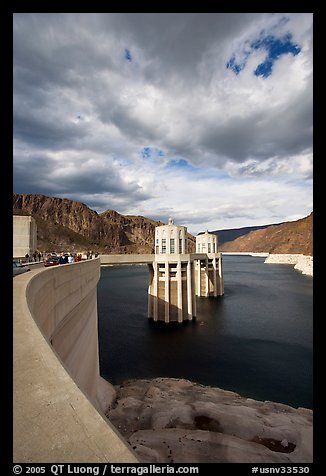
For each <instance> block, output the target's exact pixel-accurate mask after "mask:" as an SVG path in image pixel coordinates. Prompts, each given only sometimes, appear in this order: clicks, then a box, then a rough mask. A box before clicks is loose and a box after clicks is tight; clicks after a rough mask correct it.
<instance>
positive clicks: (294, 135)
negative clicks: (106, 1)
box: [13, 13, 313, 234]
mask: <svg viewBox="0 0 326 476" xmlns="http://www.w3.org/2000/svg"><path fill="white" fill-rule="evenodd" d="M312 42H313V15H312V14H311V13H208V14H206V13H100V14H97V13H94V14H93V13H62V14H60V13H17V14H14V15H13V65H14V73H13V75H14V84H13V104H14V117H13V121H14V122H13V124H14V138H13V178H14V183H13V190H14V192H16V193H33V194H44V195H48V196H54V197H61V198H69V199H71V200H77V201H80V202H83V203H85V204H86V205H87V206H88V207H90V208H92V209H93V210H96V211H97V212H98V213H101V212H103V211H105V210H108V209H113V210H116V211H117V212H119V213H122V214H124V215H143V216H146V217H148V218H152V219H155V220H161V221H163V222H165V223H166V222H167V221H168V219H169V217H172V218H173V219H174V222H175V223H177V224H179V225H184V226H186V227H187V228H188V231H190V232H191V233H193V234H197V233H198V232H200V231H204V230H206V229H208V230H211V231H213V230H218V229H227V228H238V227H243V226H254V225H264V224H271V223H279V222H283V221H291V220H296V219H299V218H302V217H304V216H307V215H308V214H309V213H310V212H311V211H312V209H313V202H312V200H313V190H312V188H313V183H312V170H313V159H312V154H313V151H312V127H313V120H312V96H313V89H312V79H313V77H312V75H313V63H312V55H313V52H312V46H313V44H312Z"/></svg>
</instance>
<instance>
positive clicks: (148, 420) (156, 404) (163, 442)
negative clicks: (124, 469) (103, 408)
mask: <svg viewBox="0 0 326 476" xmlns="http://www.w3.org/2000/svg"><path fill="white" fill-rule="evenodd" d="M115 390H116V392H117V394H116V398H115V400H114V401H113V402H112V404H111V406H110V408H109V410H108V412H107V416H108V418H109V420H110V421H111V422H112V423H113V425H114V426H115V427H116V428H117V429H118V430H119V431H120V433H121V434H122V435H123V436H124V437H125V438H126V439H127V441H128V442H129V443H130V445H131V446H132V448H133V450H134V451H135V452H136V454H137V456H138V457H139V459H140V461H141V462H148V463H310V462H312V458H313V456H312V454H313V449H312V420H313V411H312V410H310V409H306V408H298V409H295V408H292V407H290V406H288V405H284V404H281V403H274V402H269V401H265V402H261V401H257V400H253V399H250V398H244V397H241V396H240V395H238V394H237V393H234V392H230V391H225V390H221V389H219V388H215V387H208V386H204V385H200V384H197V383H194V382H190V381H189V380H185V379H174V378H156V379H151V380H138V379H137V380H126V381H124V382H123V383H121V384H120V385H117V386H115Z"/></svg>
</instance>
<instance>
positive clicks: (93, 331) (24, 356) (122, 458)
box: [13, 259, 138, 463]
mask: <svg viewBox="0 0 326 476" xmlns="http://www.w3.org/2000/svg"><path fill="white" fill-rule="evenodd" d="M99 276H100V260H99V259H96V260H91V261H87V262H81V263H75V264H71V265H63V266H57V267H53V268H50V269H38V270H34V271H30V272H28V273H25V274H22V275H20V276H17V277H15V278H14V297H13V298H14V300H13V304H14V316H13V317H14V319H13V330H14V361H13V364H14V368H13V370H14V375H13V377H14V382H13V384H14V385H13V390H14V422H13V426H14V442H13V450H14V462H39V463H41V462H53V463H56V462H62V463H64V462H124V463H134V462H137V461H138V460H137V458H136V456H135V455H134V453H133V451H132V450H131V448H130V447H129V446H128V445H127V443H126V442H125V441H124V440H123V438H122V437H121V436H120V434H119V433H118V432H117V430H116V429H115V428H114V427H113V426H112V425H111V424H110V423H109V422H108V420H107V419H106V418H105V415H104V413H102V411H104V410H105V409H106V407H107V405H108V404H109V403H110V401H111V400H112V398H114V395H115V394H114V389H113V387H112V386H111V385H110V384H109V383H108V382H106V381H105V380H104V379H102V378H101V377H100V375H99V358H98V334H97V302H96V285H97V282H98V280H99ZM40 331H41V332H40ZM42 334H43V335H42ZM49 344H52V347H51V345H49Z"/></svg>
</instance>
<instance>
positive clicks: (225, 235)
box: [210, 222, 283, 245]
mask: <svg viewBox="0 0 326 476" xmlns="http://www.w3.org/2000/svg"><path fill="white" fill-rule="evenodd" d="M282 223H283V222H282ZM282 223H276V225H281V224H282ZM274 225H275V224H274ZM274 225H258V226H244V227H242V228H229V229H226V230H215V231H211V232H210V233H214V234H215V235H218V242H219V244H220V245H222V244H223V243H226V242H227V241H233V240H235V239H236V238H238V237H239V236H242V235H246V234H247V233H250V232H251V231H256V230H262V229H263V228H267V227H269V226H274Z"/></svg>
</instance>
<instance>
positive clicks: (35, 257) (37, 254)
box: [25, 251, 44, 262]
mask: <svg viewBox="0 0 326 476" xmlns="http://www.w3.org/2000/svg"><path fill="white" fill-rule="evenodd" d="M43 257H44V255H43V253H41V252H40V251H39V252H37V251H34V253H33V255H32V259H33V261H34V262H36V261H37V260H38V261H39V262H40V261H42V260H43ZM29 258H30V256H29V254H28V253H26V255H25V259H26V261H29Z"/></svg>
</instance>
